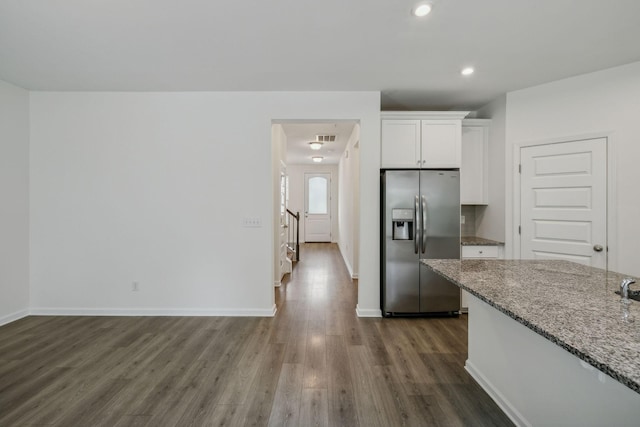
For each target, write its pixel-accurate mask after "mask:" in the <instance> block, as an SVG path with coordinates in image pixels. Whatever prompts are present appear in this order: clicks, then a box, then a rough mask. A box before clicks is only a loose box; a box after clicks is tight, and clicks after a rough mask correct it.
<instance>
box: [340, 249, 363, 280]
mask: <svg viewBox="0 0 640 427" xmlns="http://www.w3.org/2000/svg"><path fill="white" fill-rule="evenodd" d="M338 250H339V251H340V255H342V260H343V261H344V265H346V266H347V271H348V272H349V276H351V278H352V279H357V278H358V273H354V271H353V267H351V264H350V263H349V260H348V259H347V257H346V256H345V255H344V252H343V251H342V246H340V243H338Z"/></svg>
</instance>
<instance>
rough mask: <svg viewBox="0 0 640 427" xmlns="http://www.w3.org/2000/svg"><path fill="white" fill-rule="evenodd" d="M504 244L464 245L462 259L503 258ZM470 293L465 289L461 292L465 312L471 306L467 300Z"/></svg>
mask: <svg viewBox="0 0 640 427" xmlns="http://www.w3.org/2000/svg"><path fill="white" fill-rule="evenodd" d="M502 248H503V247H502V246H493V245H487V246H477V245H467V246H463V247H462V259H482V258H485V259H486V258H489V259H491V258H493V259H502V258H503V254H502ZM468 297H469V294H468V293H467V291H465V290H461V292H460V308H461V311H462V312H463V313H466V312H467V311H468V308H469V303H468V302H467V298H468Z"/></svg>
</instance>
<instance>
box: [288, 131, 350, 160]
mask: <svg viewBox="0 0 640 427" xmlns="http://www.w3.org/2000/svg"><path fill="white" fill-rule="evenodd" d="M354 126H355V122H332V123H295V124H291V123H288V124H283V125H282V128H283V129H284V133H285V135H286V136H287V164H289V165H294V164H312V163H313V161H312V160H311V157H312V156H322V157H324V159H323V160H322V164H337V163H338V162H339V161H340V157H341V156H342V153H344V149H345V148H346V146H347V143H348V142H349V137H350V136H351V133H352V132H353V127H354ZM316 135H336V140H335V141H334V142H325V143H324V144H323V145H322V148H320V150H312V149H311V148H309V142H310V141H314V140H315V139H316Z"/></svg>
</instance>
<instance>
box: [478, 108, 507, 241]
mask: <svg viewBox="0 0 640 427" xmlns="http://www.w3.org/2000/svg"><path fill="white" fill-rule="evenodd" d="M477 117H478V118H483V119H491V129H490V130H489V170H488V174H487V179H488V181H489V182H488V189H489V204H488V205H487V206H486V207H479V208H478V209H476V235H478V236H480V237H484V238H486V239H492V240H497V241H499V242H504V239H505V228H504V215H505V204H504V200H505V199H504V197H505V194H504V192H505V126H506V118H507V97H506V96H501V97H500V98H498V99H496V100H494V101H493V102H491V103H489V104H487V105H485V106H484V107H482V108H481V109H480V110H478V112H477Z"/></svg>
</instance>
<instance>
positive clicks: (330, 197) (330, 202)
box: [302, 170, 333, 243]
mask: <svg viewBox="0 0 640 427" xmlns="http://www.w3.org/2000/svg"><path fill="white" fill-rule="evenodd" d="M307 175H327V176H328V177H329V180H328V182H327V215H328V217H329V243H331V242H333V188H332V187H333V174H332V173H331V172H330V171H328V172H323V171H309V170H305V171H304V172H303V174H302V178H303V180H304V185H303V188H304V194H303V199H304V200H303V204H304V233H303V236H304V242H305V243H306V242H307V219H308V213H307V211H308V209H309V206H308V204H309V194H308V193H309V186H308V184H309V180H308V178H307ZM310 243H312V242H310Z"/></svg>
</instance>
